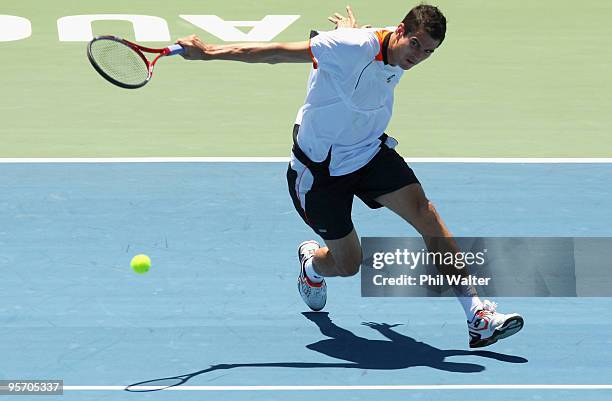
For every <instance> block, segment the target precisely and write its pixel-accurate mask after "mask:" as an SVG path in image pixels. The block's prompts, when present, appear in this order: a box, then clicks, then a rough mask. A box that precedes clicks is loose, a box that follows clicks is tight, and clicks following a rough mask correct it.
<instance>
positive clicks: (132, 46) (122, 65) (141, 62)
mask: <svg viewBox="0 0 612 401" xmlns="http://www.w3.org/2000/svg"><path fill="white" fill-rule="evenodd" d="M143 52H147V53H156V54H157V56H156V57H155V58H154V59H153V61H149V60H148V59H147V57H146V56H145V55H144V53H143ZM184 52H185V49H184V48H183V47H182V46H181V45H172V46H168V47H165V48H163V49H151V48H149V47H144V46H140V45H137V44H136V43H132V42H129V41H127V40H125V39H121V38H117V37H115V36H97V37H95V38H93V40H92V41H91V42H89V45H87V58H89V61H90V62H91V65H93V67H94V68H95V69H96V71H98V73H100V75H102V76H103V77H104V78H105V79H106V80H107V81H109V82H111V83H113V84H115V85H117V86H120V87H122V88H126V89H136V88H140V87H143V86H145V85H146V84H147V82H149V81H150V80H151V77H152V76H153V67H155V63H157V60H159V59H160V58H161V57H164V56H173V55H175V54H182V53H184Z"/></svg>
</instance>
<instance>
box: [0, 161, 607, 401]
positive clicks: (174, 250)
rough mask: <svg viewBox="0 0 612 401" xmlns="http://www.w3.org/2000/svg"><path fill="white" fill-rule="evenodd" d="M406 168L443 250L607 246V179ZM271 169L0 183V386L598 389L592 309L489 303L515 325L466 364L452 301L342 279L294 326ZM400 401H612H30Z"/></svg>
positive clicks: (360, 217) (361, 224) (422, 394)
mask: <svg viewBox="0 0 612 401" xmlns="http://www.w3.org/2000/svg"><path fill="white" fill-rule="evenodd" d="M413 168H414V169H415V171H416V173H417V175H418V176H419V178H420V179H421V181H422V182H423V183H424V186H425V189H426V191H427V192H428V195H429V196H430V198H431V199H432V200H433V201H434V203H435V204H436V205H437V207H438V210H439V212H440V214H441V215H442V216H443V217H444V218H445V219H446V221H447V223H448V225H449V227H450V228H451V230H452V231H453V233H454V234H456V235H464V236H612V225H611V224H610V222H611V221H612V215H611V212H610V210H612V165H609V164H525V165H519V164H457V163H446V164H427V163H421V164H414V165H413ZM285 169H286V165H285V164H283V163H260V164H247V163H244V164H229V163H220V164H211V163H201V164H189V163H187V164H182V163H181V164H172V163H168V164H119V163H114V164H2V165H0V210H1V213H0V272H1V280H0V355H2V358H1V359H0V379H25V378H32V379H45V378H59V379H64V381H65V384H66V385H72V386H94V385H100V386H127V385H130V384H134V383H140V382H150V383H151V384H156V383H160V382H159V381H158V382H156V380H157V379H162V378H169V377H174V376H180V375H189V374H192V373H196V372H200V371H204V372H202V373H200V374H195V375H193V376H192V377H191V378H189V379H188V380H187V382H186V383H185V385H189V386H213V385H216V386H223V385H227V386H243V385H269V386H279V385H341V386H351V385H423V384H612V364H611V363H610V361H611V360H612V320H611V319H610V307H611V306H612V301H611V300H610V299H593V298H591V299H574V298H573V299H569V298H564V299H559V298H557V299H550V298H549V299H546V298H539V299H535V298H534V299H524V298H514V299H510V298H508V299H500V300H498V301H500V304H501V306H500V308H501V310H502V311H518V312H520V313H522V314H523V315H524V317H525V319H526V326H525V328H524V330H523V331H522V332H521V333H519V334H518V335H517V336H515V337H512V338H510V339H508V340H505V341H503V342H500V343H498V344H496V345H494V346H491V347H489V348H486V349H485V350H484V351H478V352H474V351H470V350H469V348H468V347H467V340H468V338H467V329H466V325H465V321H464V316H463V312H462V311H461V308H460V306H459V304H458V303H457V301H456V300H454V299H401V298H400V299H397V298H395V299H372V298H361V297H360V293H359V291H360V283H359V279H358V277H355V278H351V279H331V280H329V282H328V284H329V291H330V293H329V300H328V306H327V307H326V310H327V312H329V314H324V313H319V314H306V315H304V314H302V312H305V310H306V309H305V306H304V304H303V303H302V301H301V299H300V297H299V295H298V293H297V290H296V285H295V280H296V273H297V269H298V266H297V262H296V257H295V253H296V245H297V244H298V243H299V242H300V241H302V240H304V239H308V238H311V237H313V234H312V233H311V232H310V231H309V229H308V228H307V227H306V226H305V225H304V224H303V223H302V221H301V220H300V219H299V217H298V215H297V213H296V212H295V211H294V210H293V206H292V204H291V201H290V198H289V196H288V193H287V189H286V183H285V178H284V174H285ZM354 218H355V223H356V227H357V229H358V233H359V234H360V235H362V236H401V235H414V234H415V233H414V231H412V230H411V229H409V228H408V227H407V225H406V224H405V223H403V222H402V221H401V220H400V219H399V218H397V217H395V216H394V215H392V214H391V213H389V212H386V211H371V210H369V209H367V208H365V207H364V206H363V205H362V204H361V203H360V201H359V200H356V201H355V210H354ZM137 253H146V254H148V255H150V256H151V258H152V260H153V268H152V270H151V272H149V273H148V274H146V275H142V276H141V275H136V274H135V273H133V272H132V271H131V270H130V269H129V260H130V258H131V257H132V256H133V255H135V254H137ZM367 322H372V323H370V324H369V325H364V324H363V323H367ZM384 324H389V325H394V324H401V325H400V326H396V327H393V328H389V327H386V326H385V325H384ZM211 366H213V367H212V368H211ZM209 368H210V369H209ZM169 381H171V380H166V381H164V382H163V383H167V382H169ZM409 397H414V398H415V399H416V398H418V399H422V400H443V401H444V400H457V399H483V398H486V399H489V398H495V399H500V400H586V401H590V400H610V399H612V390H571V391H560V390H486V391H485V390H454V391H451V390H421V391H395V390H387V391H362V390H338V391H317V392H312V391H311V392H303V391H302V392H297V391H286V392H279V391H268V392H266V391H260V392H252V391H250V392H249V391H240V392H237V391H233V392H231V391H224V392H220V391H216V392H200V391H183V392H180V393H179V392H170V391H158V392H147V393H129V392H125V391H113V392H110V391H83V392H79V391H67V392H66V394H65V395H64V396H63V397H59V396H58V397H48V398H44V399H49V400H53V399H57V400H59V399H61V400H109V399H112V400H179V399H180V400H220V399H222V400H312V399H321V400H405V399H409ZM17 399H18V400H25V399H28V397H22V398H17ZM36 399H38V398H36Z"/></svg>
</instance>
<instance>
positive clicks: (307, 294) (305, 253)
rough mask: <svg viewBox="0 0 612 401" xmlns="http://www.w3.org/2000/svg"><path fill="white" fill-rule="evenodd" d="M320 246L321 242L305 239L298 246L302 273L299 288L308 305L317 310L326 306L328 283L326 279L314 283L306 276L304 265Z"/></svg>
mask: <svg viewBox="0 0 612 401" xmlns="http://www.w3.org/2000/svg"><path fill="white" fill-rule="evenodd" d="M320 247H321V246H320V245H319V243H318V242H317V241H314V240H310V241H304V242H302V243H301V244H300V245H299V246H298V258H299V260H300V275H299V276H298V281H297V284H298V290H299V292H300V295H301V296H302V299H303V300H304V302H305V303H306V305H308V307H309V308H310V309H312V310H313V311H315V312H316V311H320V310H321V309H323V307H325V303H326V302H327V284H325V280H323V281H321V282H320V283H313V282H312V281H311V280H310V279H309V278H308V277H307V276H306V270H305V269H304V265H305V263H306V261H307V260H308V259H310V258H312V257H313V255H314V253H315V252H316V250H317V249H319V248H320Z"/></svg>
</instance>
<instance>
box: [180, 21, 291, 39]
mask: <svg viewBox="0 0 612 401" xmlns="http://www.w3.org/2000/svg"><path fill="white" fill-rule="evenodd" d="M179 17H181V18H182V19H184V20H186V21H188V22H190V23H192V24H193V25H195V26H197V27H198V28H201V29H203V30H205V31H207V32H209V33H211V34H213V35H215V36H216V37H218V38H219V39H221V40H224V41H226V42H267V41H270V40H272V39H274V37H275V36H276V35H278V34H279V33H281V32H282V31H284V30H285V29H287V27H288V26H289V25H291V24H293V23H294V22H295V21H297V19H298V18H300V16H299V15H266V16H265V17H264V18H263V19H262V20H261V21H224V20H222V19H221V18H219V17H217V16H216V15H179ZM237 26H252V27H253V29H251V30H250V31H249V33H244V32H242V31H241V30H240V29H237V28H236V27H237Z"/></svg>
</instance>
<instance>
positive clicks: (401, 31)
mask: <svg viewBox="0 0 612 401" xmlns="http://www.w3.org/2000/svg"><path fill="white" fill-rule="evenodd" d="M395 33H396V34H397V35H398V36H404V35H405V34H406V25H404V23H403V22H401V23H400V24H399V25H398V26H397V28H395Z"/></svg>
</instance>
